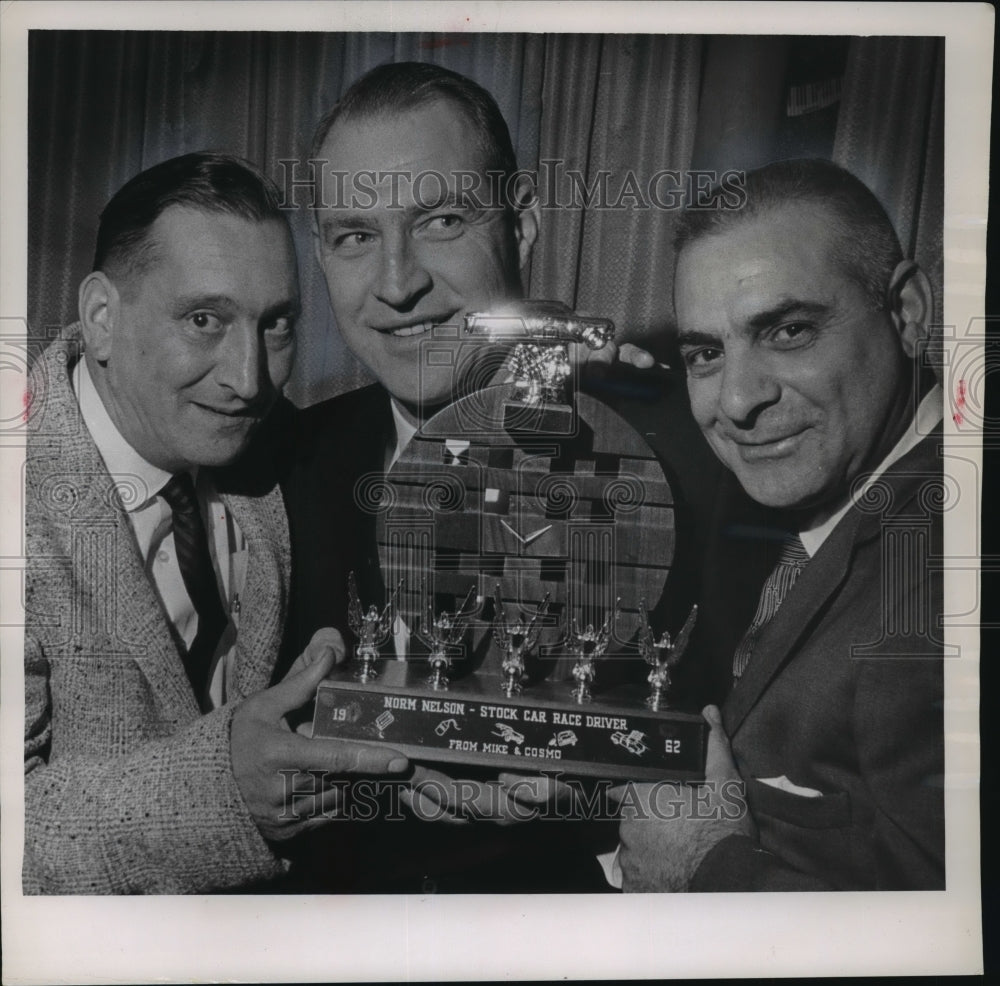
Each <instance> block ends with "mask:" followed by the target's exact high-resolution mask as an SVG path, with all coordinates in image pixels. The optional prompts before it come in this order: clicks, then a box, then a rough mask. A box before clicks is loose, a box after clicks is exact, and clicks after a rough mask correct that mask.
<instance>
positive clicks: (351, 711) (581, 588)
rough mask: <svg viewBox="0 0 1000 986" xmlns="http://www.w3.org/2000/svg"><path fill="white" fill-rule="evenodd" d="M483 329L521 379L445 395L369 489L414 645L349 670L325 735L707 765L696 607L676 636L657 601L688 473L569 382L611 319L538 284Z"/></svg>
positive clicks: (661, 768)
mask: <svg viewBox="0 0 1000 986" xmlns="http://www.w3.org/2000/svg"><path fill="white" fill-rule="evenodd" d="M464 328H465V333H466V336H467V337H468V338H469V339H470V340H471V341H481V342H489V343H491V344H496V343H498V342H499V341H503V340H509V341H510V344H511V345H512V346H513V350H512V352H511V353H510V357H509V359H508V361H507V366H508V368H509V372H510V379H505V380H504V381H503V382H500V383H493V384H491V385H490V386H487V387H483V388H481V389H479V390H475V391H473V392H472V393H469V394H468V395H467V396H464V397H461V398H459V399H458V400H456V401H455V402H454V403H452V404H450V405H448V406H447V407H445V408H444V409H443V410H441V411H439V412H438V413H437V414H436V415H434V416H433V417H432V418H430V419H429V420H427V421H425V422H424V424H423V426H422V427H421V429H420V430H419V431H418V432H417V434H416V435H415V436H414V438H413V439H412V441H411V442H410V444H409V445H408V446H407V448H406V449H405V451H404V452H403V454H402V455H401V456H400V458H399V459H398V461H397V462H396V463H395V464H394V465H393V466H392V468H391V469H390V470H389V472H388V473H387V474H384V475H383V474H377V475H371V476H367V477H362V479H361V481H359V484H358V488H357V489H356V501H357V502H358V503H359V504H365V505H367V506H368V508H369V509H371V510H373V511H374V512H376V514H377V528H378V541H379V556H380V561H381V566H382V572H383V576H384V581H385V584H386V585H387V586H390V585H391V586H399V588H398V591H397V593H396V594H395V595H394V599H395V608H394V612H393V616H394V625H395V630H396V633H397V635H398V633H399V632H400V631H401V632H402V633H403V634H404V635H405V634H407V633H408V635H409V649H408V657H407V659H405V660H392V659H388V658H387V657H386V655H384V654H383V655H382V656H383V660H382V661H381V662H380V673H379V676H378V677H377V678H372V679H368V680H361V678H360V677H358V676H357V674H356V671H355V670H353V669H352V668H351V666H350V665H348V666H347V667H346V668H343V669H338V670H337V671H336V672H335V673H334V674H333V676H332V677H331V678H329V679H328V680H326V681H324V682H323V683H322V684H321V685H320V688H319V691H318V694H317V702H316V712H315V717H314V724H313V735H315V736H339V737H344V738H349V739H353V740H362V741H371V742H385V743H388V744H391V745H392V746H393V747H395V748H396V749H399V750H400V751H401V752H403V753H405V754H406V755H407V756H409V757H411V758H412V759H415V760H425V761H432V762H443V763H457V764H469V765H476V766H493V767H497V768H500V769H503V770H509V771H517V772H522V773H525V772H532V771H539V770H560V771H563V772H565V773H566V774H571V775H574V774H575V775H580V776H591V777H605V778H609V779H616V780H617V779H622V780H627V779H635V780H644V779H670V780H698V779H701V778H702V777H703V776H704V763H705V749H706V743H707V735H708V727H707V724H706V723H705V722H704V720H703V719H702V717H701V715H700V714H697V713H696V712H691V711H681V710H677V709H674V708H671V707H670V702H669V686H670V683H669V677H670V675H669V670H670V668H672V667H673V665H674V664H676V662H677V661H678V660H679V659H680V657H681V655H682V653H683V650H684V647H685V646H686V642H687V638H688V636H689V635H690V632H691V627H692V626H693V622H694V618H695V616H694V613H692V615H691V616H690V617H689V618H688V621H687V623H685V625H684V627H683V628H681V629H680V631H679V632H678V634H677V638H676V641H675V642H673V643H672V641H671V637H670V634H669V630H670V629H675V628H666V627H662V628H661V627H657V628H656V632H654V630H653V628H652V627H651V625H650V617H649V613H648V610H647V606H646V603H647V600H654V601H658V600H660V598H661V596H662V594H663V591H664V586H665V584H666V580H667V575H668V574H669V571H670V565H671V562H672V560H673V554H674V512H673V499H672V496H671V492H670V487H669V485H668V483H667V480H666V478H665V476H664V474H663V471H662V469H661V467H660V465H659V463H658V462H657V460H656V458H655V456H654V455H653V453H652V451H651V450H650V449H649V447H648V446H647V445H646V443H645V441H644V440H643V438H642V437H641V436H640V435H639V434H638V433H637V432H636V431H635V430H634V429H632V428H631V426H630V425H628V424H627V423H626V422H625V420H624V419H623V418H621V417H620V416H619V415H618V414H616V413H615V412H614V411H612V410H611V409H610V408H609V407H607V406H606V405H605V404H603V403H601V402H600V401H598V400H596V399H595V398H594V397H592V396H590V395H588V394H586V393H582V392H574V388H572V387H571V386H570V383H571V378H572V375H573V368H572V363H571V361H570V359H569V356H568V352H567V345H568V344H569V343H573V342H576V343H581V344H583V345H585V346H588V347H589V348H591V349H599V348H601V347H602V346H604V345H606V344H607V343H608V342H609V341H610V340H611V338H612V337H613V334H614V327H613V325H612V323H611V322H609V321H608V320H607V319H591V318H584V317H582V316H579V315H577V314H576V313H574V312H572V311H570V310H569V309H568V308H566V307H565V306H563V305H559V304H558V303H553V302H525V303H522V304H521V305H520V306H519V307H518V308H517V309H512V310H506V311H503V312H500V313H492V314H491V313H479V312H474V313H470V314H469V315H467V316H466V318H465V325H464ZM375 602H376V604H377V603H378V602H379V601H375ZM385 605H386V607H389V606H390V602H389V601H386V603H385ZM654 606H655V602H654ZM379 612H380V611H379V610H378V609H377V607H376V608H373V609H372V616H373V617H374V616H375V615H376V614H377V613H379ZM657 633H659V637H658V636H657ZM359 653H360V646H359ZM428 662H430V665H431V669H430V680H428V670H429V668H428ZM647 664H648V665H650V666H651V667H652V669H653V670H652V671H649V669H648V668H647V667H646V665H647ZM435 666H436V667H435ZM438 671H439V672H440V673H438ZM647 672H648V675H647Z"/></svg>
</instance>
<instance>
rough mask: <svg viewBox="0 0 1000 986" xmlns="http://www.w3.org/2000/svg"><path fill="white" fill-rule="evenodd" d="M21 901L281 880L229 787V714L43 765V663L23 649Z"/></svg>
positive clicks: (48, 708) (46, 723)
mask: <svg viewBox="0 0 1000 986" xmlns="http://www.w3.org/2000/svg"><path fill="white" fill-rule="evenodd" d="M25 692H26V707H25V741H24V788H25V790H24V799H25V831H24V842H25V845H24V866H23V872H22V879H23V889H24V893H26V894H40V893H49V894H129V893H205V892H209V891H213V890H223V889H227V888H234V887H239V886H245V885H247V884H250V883H253V882H255V881H258V880H264V879H268V878H271V877H275V876H278V875H280V874H281V873H283V872H284V870H285V868H286V864H285V863H283V862H282V861H281V860H279V859H278V857H276V856H275V855H274V854H273V853H272V852H271V850H270V849H269V848H268V846H267V843H266V842H265V841H264V839H263V837H262V836H261V835H260V833H259V832H258V830H257V827H256V825H255V824H254V821H253V819H252V818H251V816H250V814H249V812H248V810H247V808H246V805H245V804H244V802H243V799H242V796H241V795H240V792H239V789H238V787H237V785H236V781H235V779H234V777H233V773H232V768H231V763H230V755H229V727H230V722H231V719H232V714H233V709H234V707H233V706H223V707H222V708H219V709H216V710H215V711H213V712H210V713H209V714H207V715H204V716H202V717H200V718H199V719H197V720H196V721H194V722H193V723H191V724H190V725H189V726H187V727H185V728H183V729H181V730H179V731H178V732H176V733H175V734H173V735H171V736H168V737H164V738H158V739H154V740H150V741H148V742H146V743H145V744H143V745H142V746H140V747H138V748H137V749H135V750H134V751H132V752H130V753H128V754H126V755H122V756H116V757H112V758H110V759H107V760H101V761H97V760H95V759H94V758H93V756H88V755H86V754H80V755H77V754H75V753H68V754H64V755H60V756H59V757H58V758H56V759H54V760H52V759H50V757H49V751H50V740H51V729H52V713H53V704H52V699H51V694H50V688H49V667H48V662H47V661H46V659H45V656H44V654H43V652H42V649H41V647H40V646H39V645H38V643H37V641H35V640H34V639H33V638H32V637H31V636H30V635H28V636H26V639H25Z"/></svg>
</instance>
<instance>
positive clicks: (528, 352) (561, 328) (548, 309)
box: [464, 301, 615, 405]
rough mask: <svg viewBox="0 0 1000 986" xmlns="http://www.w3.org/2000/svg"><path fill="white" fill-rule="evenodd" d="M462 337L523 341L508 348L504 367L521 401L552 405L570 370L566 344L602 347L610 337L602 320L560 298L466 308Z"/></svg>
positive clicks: (608, 327)
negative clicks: (481, 309)
mask: <svg viewBox="0 0 1000 986" xmlns="http://www.w3.org/2000/svg"><path fill="white" fill-rule="evenodd" d="M464 329H465V334H466V335H471V336H483V337H485V338H487V339H489V340H490V341H497V340H500V339H518V340H519V339H523V340H524V341H523V342H522V341H519V342H518V343H517V345H516V346H515V347H514V351H513V353H512V354H511V357H510V368H511V372H512V374H513V377H514V386H515V389H516V390H517V392H518V397H519V398H520V400H522V401H523V402H524V403H525V404H528V405H533V404H535V405H537V404H558V403H560V402H561V401H563V400H564V399H565V394H564V387H565V383H566V380H567V379H568V378H569V376H570V374H571V368H570V362H569V355H568V353H567V350H566V345H567V343H571V342H580V343H583V344H584V345H585V346H587V348H588V349H595V350H596V349H603V348H604V347H605V346H606V345H607V344H608V343H609V342H611V340H612V339H614V336H615V323H614V322H612V321H611V319H608V318H592V317H589V316H586V315H579V314H577V313H576V312H574V311H573V310H572V309H571V308H569V306H567V305H564V304H563V303H562V302H561V301H523V302H519V303H517V304H516V305H511V306H507V307H504V308H502V309H498V310H496V311H491V312H469V313H468V314H467V315H466V316H465V320H464Z"/></svg>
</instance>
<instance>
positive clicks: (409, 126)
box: [283, 63, 651, 892]
mask: <svg viewBox="0 0 1000 986" xmlns="http://www.w3.org/2000/svg"><path fill="white" fill-rule="evenodd" d="M310 157H311V158H312V159H313V160H315V161H316V162H317V168H319V167H322V169H323V175H324V178H323V181H322V182H321V183H319V185H318V187H317V198H318V200H319V202H318V207H317V208H316V211H315V217H314V218H315V223H314V226H315V228H314V232H315V248H316V258H317V261H318V262H319V264H320V267H321V268H322V270H323V273H324V275H325V278H326V284H327V288H328V291H329V297H330V304H331V307H332V309H333V314H334V317H335V319H336V323H337V328H338V330H339V331H340V333H341V335H342V337H343V338H344V340H345V341H346V343H347V345H348V346H349V347H350V348H351V350H352V351H353V352H354V354H355V355H356V356H357V357H358V358H359V359H360V360H361V361H362V362H363V363H364V364H365V365H366V366H367V368H368V369H369V370H370V371H371V372H372V374H373V375H374V376H375V377H376V378H377V380H378V382H377V383H375V384H373V385H371V386H369V387H366V388H363V389H361V390H357V391H354V392H352V393H348V394H345V395H342V396H340V397H336V398H334V399H332V400H329V401H325V402H323V403H321V404H317V405H315V406H313V407H310V408H308V409H306V410H305V411H303V412H302V413H301V414H300V416H299V421H298V441H297V447H296V456H295V462H294V466H293V468H292V470H291V474H290V475H289V477H288V478H287V480H286V481H285V482H284V484H283V489H284V491H285V495H286V500H287V503H288V515H289V524H290V527H291V534H292V548H293V573H294V574H293V582H292V585H293V594H292V618H291V621H290V624H289V627H290V632H289V635H288V641H289V645H290V646H289V650H288V657H289V659H290V658H291V656H292V655H294V654H295V653H297V651H298V650H299V649H300V648H301V646H302V643H303V642H305V641H308V640H309V637H310V636H311V634H312V633H313V632H314V631H315V630H316V629H317V628H319V627H323V626H327V625H330V626H334V627H338V628H340V629H341V630H343V631H344V632H345V633H346V632H347V630H348V623H347V604H348V575H349V573H350V572H351V571H353V572H354V573H355V574H356V578H357V583H358V587H359V595H360V598H361V601H362V602H363V603H364V604H365V605H366V606H368V605H372V604H375V605H379V606H381V605H382V603H383V600H384V599H385V598H386V595H385V586H384V582H383V578H382V573H381V569H380V564H379V558H378V549H377V544H376V516H375V514H374V513H373V512H372V511H371V510H370V509H368V510H365V509H363V507H362V505H361V504H359V502H358V499H357V497H356V493H355V488H356V484H357V482H358V480H359V479H360V478H361V477H363V476H375V477H378V476H381V475H382V474H383V473H384V472H385V471H386V470H387V469H388V468H389V467H390V466H391V465H392V463H393V462H394V461H395V460H396V458H398V456H399V455H400V454H401V452H402V451H403V449H404V448H405V447H406V445H407V443H408V442H409V441H410V439H411V438H412V436H413V435H414V433H415V432H416V429H417V428H418V427H419V425H420V423H421V421H422V420H423V419H424V418H426V417H427V416H428V415H430V414H431V413H433V412H434V411H435V410H437V409H438V408H439V407H441V406H442V405H444V404H446V403H448V402H449V401H451V400H452V399H453V398H455V397H456V396H459V395H460V394H461V393H462V388H463V386H464V385H465V383H466V382H467V381H478V382H479V384H480V385H482V384H483V383H485V382H486V381H487V380H488V379H490V378H491V377H492V376H493V375H494V374H495V372H496V371H497V370H498V369H499V367H500V366H501V364H502V353H500V352H498V351H497V350H495V349H490V348H484V349H481V350H479V351H477V353H476V355H475V356H474V357H473V358H472V359H471V360H469V362H468V363H467V362H466V357H465V355H464V354H465V353H466V352H467V350H463V348H462V343H461V341H460V340H459V341H458V342H457V344H456V338H457V332H458V329H459V326H460V325H461V322H462V318H463V316H464V315H465V314H466V313H467V312H470V311H476V310H483V309H488V308H490V307H491V306H494V305H496V304H497V303H501V302H508V301H511V300H514V299H519V298H521V297H522V286H521V276H520V272H521V269H522V268H523V267H524V266H525V264H526V263H527V262H528V259H529V258H530V256H531V251H532V248H533V246H534V243H535V240H536V237H537V234H538V205H537V202H536V201H535V200H534V198H533V196H532V186H531V183H530V181H529V180H527V179H526V178H525V176H522V175H519V174H518V173H517V164H516V160H515V156H514V150H513V147H512V144H511V139H510V134H509V132H508V129H507V125H506V123H505V122H504V119H503V116H502V115H501V113H500V110H499V108H498V107H497V104H496V102H495V101H494V100H493V98H492V96H490V95H489V93H487V92H486V91H485V90H484V89H483V88H482V87H480V86H479V85H477V84H476V83H474V82H472V81H471V80H470V79H467V78H465V77H463V76H461V75H458V74H456V73H454V72H451V71H448V70H447V69H443V68H440V67H438V66H434V65H428V64H423V63H396V64H390V65H383V66H379V67H378V68H376V69H373V70H372V71H371V72H369V73H368V74H367V75H365V76H363V77H362V78H361V79H359V80H358V81H357V82H355V83H354V85H352V86H351V87H350V89H349V90H348V91H347V92H346V93H345V95H344V97H343V98H342V99H341V101H340V102H339V103H337V105H336V106H335V107H334V108H333V109H332V110H331V111H330V113H329V114H327V116H326V117H325V118H324V119H323V120H322V121H321V122H320V124H319V126H318V128H317V131H316V136H315V140H314V143H313V149H312V152H311V155H310ZM581 348H583V347H581ZM611 349H613V347H609V353H608V354H609V355H610V350H611ZM637 354H638V351H637V350H634V349H633V350H632V351H631V352H628V353H625V351H624V347H623V354H622V355H623V356H627V358H629V359H630V360H632V361H634V362H636V364H637V365H641V364H642V363H643V362H644V360H643V359H642V357H641V356H638V355H637ZM643 355H645V354H643ZM645 362H646V365H648V363H649V362H651V358H647V360H646V361H645ZM405 636H406V634H405V631H404V633H402V634H399V635H398V637H397V641H396V646H397V654H400V655H402V656H405V654H406V646H407V644H406V641H405V640H404V639H402V638H404V637H405ZM390 647H391V644H390V645H387V646H386V647H385V650H386V651H388V650H389V648H390ZM418 776H423V775H422V774H420V773H419V772H418ZM435 776H436V778H438V779H440V780H441V781H442V782H443V783H445V784H447V783H448V779H447V778H445V777H443V775H435ZM477 780H478V781H479V782H481V783H480V784H479V785H478V787H477V789H478V790H479V791H481V792H483V793H484V795H491V794H496V796H497V797H496V798H494V799H493V803H496V801H497V799H499V800H500V801H501V802H502V800H503V797H504V795H503V794H502V792H501V791H500V788H499V784H498V782H497V778H496V776H495V772H491V773H490V776H488V777H486V776H484V777H480V778H477ZM485 785H492V786H491V787H486V786H485ZM389 811H391V808H387V809H386V812H389ZM428 813H430V814H431V815H432V817H433V810H431V811H429V812H428ZM383 814H385V813H383ZM438 814H440V812H438ZM395 817H396V819H397V820H393V819H392V818H390V819H389V820H388V821H384V820H382V821H373V822H371V823H349V822H342V823H340V824H339V825H338V826H337V827H336V828H335V830H329V831H328V832H327V833H326V834H321V833H317V836H316V838H315V839H314V840H312V841H313V842H314V843H315V845H314V847H313V849H312V851H311V852H309V853H306V854H305V856H304V862H303V866H302V868H301V873H302V875H303V877H304V879H305V881H306V884H307V886H306V887H305V888H304V889H317V888H318V889H324V890H338V891H341V892H343V891H368V892H371V891H380V892H387V891H409V892H433V891H434V890H439V891H448V890H450V891H459V892H461V891H464V892H483V891H490V890H492V891H496V892H501V891H510V892H514V891H522V890H564V891H571V890H591V889H592V890H599V889H602V888H606V883H605V882H604V880H603V876H602V874H601V871H600V867H599V865H598V864H597V862H596V859H595V857H594V855H593V854H592V853H589V852H582V853H581V852H580V851H579V850H578V849H576V848H574V845H573V843H574V841H575V838H576V835H577V832H578V830H577V829H576V828H575V827H567V826H559V825H547V824H545V823H535V824H522V825H512V826H500V825H492V824H480V823H478V822H477V823H475V824H470V823H469V822H468V821H467V820H466V819H455V820H454V823H447V822H443V823H442V824H435V825H431V824H427V823H426V822H425V821H422V820H414V819H413V818H412V817H410V819H409V821H408V823H407V824H403V823H402V821H401V820H399V816H398V808H397V815H396V816H395ZM425 817H426V815H425ZM521 817H522V818H523V817H524V816H523V815H522V816H521ZM317 883H318V887H317Z"/></svg>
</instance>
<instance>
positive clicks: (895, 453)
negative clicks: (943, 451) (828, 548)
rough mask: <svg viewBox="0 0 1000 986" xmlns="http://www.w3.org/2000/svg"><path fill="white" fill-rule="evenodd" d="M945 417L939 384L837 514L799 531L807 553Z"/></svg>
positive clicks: (816, 547)
mask: <svg viewBox="0 0 1000 986" xmlns="http://www.w3.org/2000/svg"><path fill="white" fill-rule="evenodd" d="M943 417H944V391H943V390H942V389H941V385H940V384H937V383H936V384H934V386H933V387H932V388H931V389H930V390H929V391H927V393H926V394H924V399H923V400H922V401H921V402H920V406H919V407H918V408H917V413H916V414H915V415H914V416H913V418H912V420H911V421H910V424H909V427H907V429H906V431H905V432H903V436H902V438H900V440H899V441H898V442H896V444H895V445H894V446H893V447H892V451H891V452H889V454H888V455H887V456H886V457H885V458H884V459H883V460H882V461H881V462H880V463H879V464H878V466H877V467H876V468H875V470H874V471H873V472H871V473H870V474H869V475H868V476H867V477H866V479H865V481H864V483H862V484H861V485H860V486H858V487H857V489H856V490H855V491H854V492H853V493H852V494H851V496H850V499H848V500H847V502H846V503H845V504H844V505H843V506H842V507H841V508H840V509H839V510H838V511H837V512H836V513H834V514H831V515H830V516H829V517H828V518H827V519H826V520H824V521H823V522H822V523H820V524H817V525H816V526H815V527H813V528H811V529H810V530H805V531H799V538H800V539H801V540H802V544H803V546H804V547H805V549H806V554H808V555H809V557H810V558H812V556H813V555H815V554H816V552H817V551H819V549H820V546H821V545H822V544H823V542H824V541H825V540H826V539H827V538H828V537H829V536H830V535H831V534H832V533H833V529H834V528H835V527H836V526H837V525H838V524H839V523H840V521H841V520H842V519H843V517H844V515H845V514H846V513H847V511H848V510H850V508H851V507H852V506H853V505H854V504H855V503H857V502H858V500H860V499H861V497H862V496H864V494H865V493H866V492H867V491H868V490H869V489H870V488H871V486H872V484H873V483H874V482H875V481H876V480H877V479H878V478H879V476H881V475H882V473H884V472H885V471H886V470H887V469H888V468H889V467H890V466H891V465H893V464H894V463H896V462H898V461H899V460H900V459H902V458H903V456H904V455H906V453H907V452H909V451H910V450H911V449H914V448H916V447H917V445H919V444H920V442H921V440H922V439H924V438H925V437H926V436H927V435H929V434H930V433H931V432H932V431H933V430H934V429H935V428H936V427H937V426H938V424H940V422H941V419H942V418H943Z"/></svg>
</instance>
